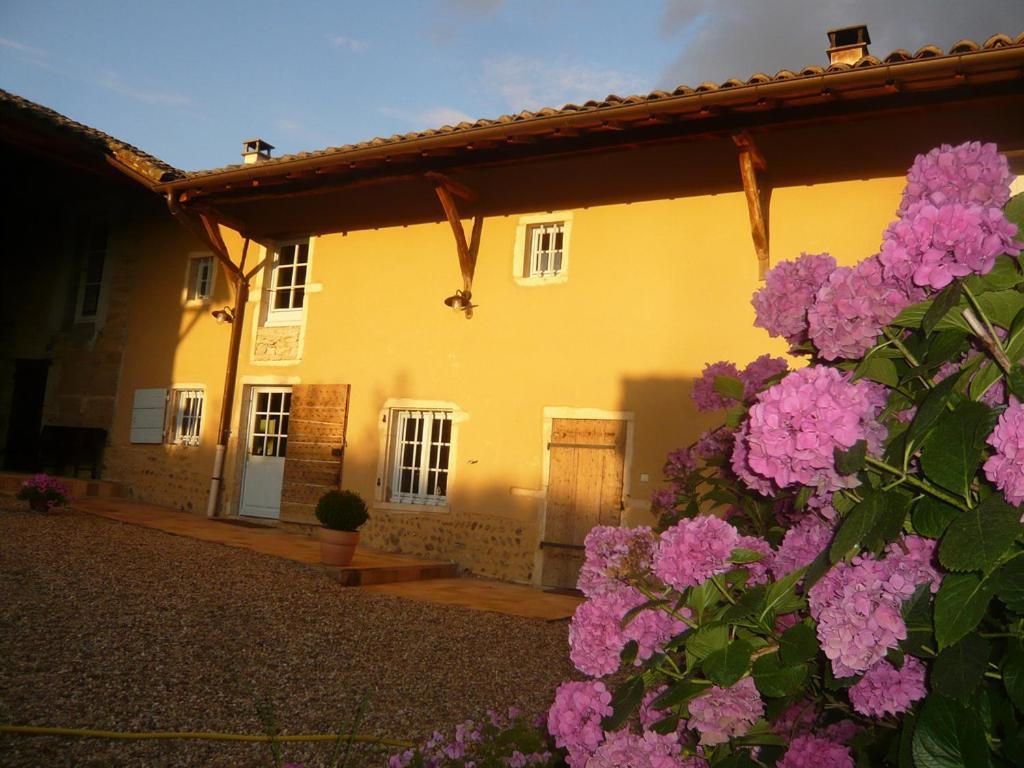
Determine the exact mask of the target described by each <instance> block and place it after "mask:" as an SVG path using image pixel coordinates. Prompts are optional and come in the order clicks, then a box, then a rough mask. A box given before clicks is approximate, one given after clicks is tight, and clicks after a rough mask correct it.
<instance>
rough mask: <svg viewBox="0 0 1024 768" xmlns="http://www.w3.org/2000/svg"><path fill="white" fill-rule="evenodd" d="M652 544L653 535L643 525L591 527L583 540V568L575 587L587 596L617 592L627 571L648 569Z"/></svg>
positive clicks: (652, 549)
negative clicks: (632, 526)
mask: <svg viewBox="0 0 1024 768" xmlns="http://www.w3.org/2000/svg"><path fill="white" fill-rule="evenodd" d="M654 543H655V539H654V534H653V533H652V532H651V529H650V527H648V526H646V525H642V526H639V527H637V528H620V527H618V526H614V525H598V526H596V527H594V528H592V529H591V530H590V533H588V534H587V537H586V538H585V539H584V540H583V547H584V560H583V567H582V568H580V575H579V579H578V580H577V582H576V587H577V588H578V589H579V590H580V591H581V592H583V594H584V595H586V596H587V597H596V596H598V595H604V594H608V593H610V592H617V591H618V590H619V589H621V588H622V586H623V584H624V583H625V579H626V578H627V577H628V576H629V575H630V574H635V573H640V572H643V571H646V570H647V569H649V568H650V566H651V557H652V555H653V554H654Z"/></svg>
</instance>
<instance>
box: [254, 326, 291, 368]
mask: <svg viewBox="0 0 1024 768" xmlns="http://www.w3.org/2000/svg"><path fill="white" fill-rule="evenodd" d="M300 333H301V328H300V327H299V326H297V325H282V326H273V325H271V326H261V327H259V328H257V329H256V348H255V350H254V351H253V359H254V360H260V361H266V360H298V359H299V334H300Z"/></svg>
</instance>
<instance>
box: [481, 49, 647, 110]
mask: <svg viewBox="0 0 1024 768" xmlns="http://www.w3.org/2000/svg"><path fill="white" fill-rule="evenodd" d="M483 87H484V89H485V90H487V91H493V92H495V93H497V94H498V95H500V96H501V98H502V99H503V100H504V102H505V104H506V106H507V108H508V109H509V110H511V111H513V112H519V111H521V110H524V109H529V110H536V109H539V108H540V107H560V106H562V105H563V104H565V103H567V102H576V103H580V102H584V101H589V100H590V99H603V98H604V97H605V96H606V95H608V94H611V93H615V94H618V95H620V96H623V95H628V94H632V93H638V92H642V91H645V90H650V84H648V83H646V82H644V80H643V79H642V78H641V77H640V76H639V75H637V74H635V73H633V72H623V71H619V70H615V69H607V68H603V67H597V66H592V65H589V64H583V63H579V62H571V61H566V60H554V61H547V60H542V59H531V58H526V57H522V56H506V57H502V58H496V59H488V60H486V61H484V64H483Z"/></svg>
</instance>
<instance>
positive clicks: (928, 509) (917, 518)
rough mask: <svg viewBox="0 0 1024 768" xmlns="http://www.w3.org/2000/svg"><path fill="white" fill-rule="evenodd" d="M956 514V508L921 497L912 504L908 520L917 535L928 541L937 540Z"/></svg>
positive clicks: (932, 498)
mask: <svg viewBox="0 0 1024 768" xmlns="http://www.w3.org/2000/svg"><path fill="white" fill-rule="evenodd" d="M958 514H960V510H958V509H957V508H956V507H953V506H950V505H949V504H947V503H946V502H944V501H939V500H938V499H936V498H934V497H932V496H922V497H921V498H920V499H918V501H917V503H916V504H914V510H913V511H912V512H911V513H910V520H911V522H912V523H913V524H914V530H915V531H917V532H918V533H919V534H921V535H922V536H927V537H928V538H930V539H938V538H939V537H941V536H942V534H943V533H944V532H945V531H946V528H948V527H949V524H950V523H951V522H953V518H955V517H956V516H957V515H958Z"/></svg>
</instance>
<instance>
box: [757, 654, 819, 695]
mask: <svg viewBox="0 0 1024 768" xmlns="http://www.w3.org/2000/svg"><path fill="white" fill-rule="evenodd" d="M752 673H753V676H754V683H755V684H756V685H757V690H759V691H760V692H761V693H762V694H763V695H765V696H789V695H790V694H791V693H795V692H796V691H797V690H799V688H800V686H801V685H803V682H804V680H806V679H807V665H806V664H797V665H789V664H786V663H784V662H783V661H782V658H781V657H780V656H779V654H778V653H769V654H765V655H764V656H760V657H758V659H757V661H755V662H754V666H753V668H752Z"/></svg>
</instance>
